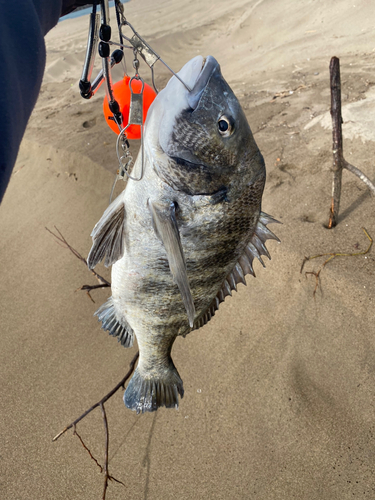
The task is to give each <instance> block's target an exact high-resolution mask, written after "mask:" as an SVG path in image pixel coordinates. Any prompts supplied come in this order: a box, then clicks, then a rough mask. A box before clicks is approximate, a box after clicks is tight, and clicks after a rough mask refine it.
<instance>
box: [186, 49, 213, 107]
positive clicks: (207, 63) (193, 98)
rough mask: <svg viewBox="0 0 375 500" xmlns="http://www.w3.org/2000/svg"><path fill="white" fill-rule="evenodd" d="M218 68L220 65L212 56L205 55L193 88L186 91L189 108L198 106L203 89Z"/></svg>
mask: <svg viewBox="0 0 375 500" xmlns="http://www.w3.org/2000/svg"><path fill="white" fill-rule="evenodd" d="M217 69H220V65H219V63H218V62H217V60H216V59H215V58H214V57H213V56H207V57H206V59H205V60H204V64H203V67H202V69H201V72H200V74H199V76H198V78H197V80H196V82H195V85H194V88H193V89H192V90H191V92H189V93H188V96H187V100H188V104H189V106H190V108H191V109H193V110H195V109H196V108H197V107H198V104H199V101H200V99H201V97H202V95H203V92H204V89H205V88H206V87H207V85H208V84H209V81H210V80H211V77H212V75H213V74H214V72H215V71H216V70H217Z"/></svg>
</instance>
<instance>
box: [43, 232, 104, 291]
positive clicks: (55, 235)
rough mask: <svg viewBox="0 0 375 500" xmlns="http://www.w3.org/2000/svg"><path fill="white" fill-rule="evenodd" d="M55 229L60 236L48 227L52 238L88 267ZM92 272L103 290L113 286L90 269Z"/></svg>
mask: <svg viewBox="0 0 375 500" xmlns="http://www.w3.org/2000/svg"><path fill="white" fill-rule="evenodd" d="M54 228H55V229H56V231H57V232H58V234H59V236H57V234H55V233H53V232H52V231H51V230H50V229H48V227H46V230H47V231H48V232H49V233H50V234H52V236H54V237H55V238H56V239H57V240H58V241H60V242H61V243H62V244H63V245H64V246H65V248H67V249H68V250H70V251H71V252H72V254H73V255H75V256H76V257H77V259H79V260H80V261H82V262H83V263H84V264H85V266H87V260H86V259H85V258H84V257H82V255H81V254H80V253H79V252H78V251H77V250H76V249H75V248H73V247H72V246H71V245H69V243H68V242H67V241H66V239H65V238H64V236H63V235H62V234H61V232H60V231H59V230H58V229H57V227H56V226H54ZM90 271H91V272H92V274H93V275H94V276H95V278H96V279H97V280H98V281H99V283H100V284H101V285H102V287H103V288H104V287H107V286H111V283H110V282H109V281H107V280H106V279H105V278H103V276H100V274H98V273H97V272H95V271H94V270H93V269H90ZM95 288H99V287H95Z"/></svg>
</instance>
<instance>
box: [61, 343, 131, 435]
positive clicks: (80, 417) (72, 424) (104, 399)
mask: <svg viewBox="0 0 375 500" xmlns="http://www.w3.org/2000/svg"><path fill="white" fill-rule="evenodd" d="M138 357H139V351H137V353H136V354H135V356H134V358H133V359H132V360H131V361H130V364H129V371H128V372H127V374H126V375H125V377H124V378H123V379H122V380H121V381H120V382H119V383H118V384H117V385H116V386H115V387H114V388H113V389H112V390H111V391H109V393H108V394H106V395H105V396H104V397H103V398H102V399H101V400H100V401H98V402H97V403H95V404H94V405H92V406H91V408H89V409H88V410H86V411H85V412H84V413H82V415H81V416H79V417H78V418H76V419H75V420H74V422H72V423H71V424H69V425H67V426H66V427H65V429H63V430H62V431H61V432H59V433H58V434H57V435H56V436H55V437H54V438H53V439H52V441H57V439H59V437H60V436H62V435H63V434H65V432H66V431H68V430H69V429H71V428H72V427H74V426H75V425H76V424H78V422H80V421H81V420H82V419H83V418H85V417H86V415H88V414H89V413H91V412H92V411H93V410H95V408H97V407H98V406H101V405H103V404H104V403H105V402H106V401H108V399H109V398H111V397H112V396H113V395H114V394H115V392H117V391H118V390H119V389H120V387H122V388H123V387H124V385H125V382H126V381H127V380H128V379H129V378H130V376H131V374H132V373H133V371H134V366H135V363H136V362H137V360H138Z"/></svg>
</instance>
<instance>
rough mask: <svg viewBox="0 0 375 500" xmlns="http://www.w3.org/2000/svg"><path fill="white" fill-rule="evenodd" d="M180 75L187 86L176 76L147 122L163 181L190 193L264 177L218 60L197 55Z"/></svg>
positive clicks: (249, 134)
mask: <svg viewBox="0 0 375 500" xmlns="http://www.w3.org/2000/svg"><path fill="white" fill-rule="evenodd" d="M178 76H179V77H180V79H181V80H182V81H183V82H184V84H183V83H181V81H180V80H179V79H178V78H176V76H173V77H172V78H171V80H170V81H169V82H168V84H167V86H166V87H165V89H163V90H162V91H161V92H160V93H159V94H158V96H157V98H156V99H155V101H154V103H153V105H152V107H151V108H150V110H149V116H148V118H147V121H146V134H145V138H146V142H147V143H148V144H151V145H152V148H153V153H154V155H153V156H154V158H156V161H155V162H154V168H155V169H156V171H157V173H158V175H159V177H161V178H162V179H163V180H164V181H165V182H167V183H168V184H170V185H171V186H172V187H173V188H174V189H176V190H179V191H183V192H185V193H187V194H191V195H196V194H207V195H211V194H214V193H216V192H218V191H221V190H223V189H228V188H229V187H230V185H231V184H233V183H235V182H236V181H237V183H238V182H240V181H244V180H245V179H244V176H245V177H246V176H248V177H249V178H252V179H254V178H255V177H256V178H258V177H262V178H263V179H264V178H265V168H264V162H263V158H262V156H261V154H260V152H259V150H258V147H257V145H256V143H255V141H254V138H253V135H252V133H251V130H250V127H249V124H248V122H247V119H246V116H245V114H244V112H243V110H242V108H241V105H240V103H239V101H238V99H237V98H236V96H235V95H234V92H233V91H232V89H231V88H230V87H229V85H228V83H227V82H226V81H225V79H224V78H223V76H222V74H221V70H220V65H219V63H218V62H217V60H216V59H215V58H214V57H212V56H208V57H206V58H203V57H202V56H197V57H195V58H194V59H192V60H191V61H189V62H188V63H187V64H185V66H184V67H183V68H182V69H181V71H180V72H179V73H178ZM254 158H256V161H254Z"/></svg>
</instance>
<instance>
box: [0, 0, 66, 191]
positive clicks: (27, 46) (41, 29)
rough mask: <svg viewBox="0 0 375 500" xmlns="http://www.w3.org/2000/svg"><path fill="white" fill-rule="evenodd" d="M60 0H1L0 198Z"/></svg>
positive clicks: (39, 78) (35, 91)
mask: <svg viewBox="0 0 375 500" xmlns="http://www.w3.org/2000/svg"><path fill="white" fill-rule="evenodd" d="M61 4H62V1H61V0H0V201H1V199H2V197H3V195H4V193H5V190H6V186H7V184H8V182H9V178H10V175H11V173H12V169H13V166H14V163H15V161H16V158H17V153H18V149H19V146H20V143H21V140H22V137H23V134H24V132H25V129H26V125H27V122H28V119H29V117H30V115H31V112H32V110H33V108H34V106H35V103H36V100H37V98H38V94H39V90H40V86H41V83H42V78H43V72H44V67H45V61H46V50H45V45H44V36H45V35H46V34H47V33H48V31H49V30H50V29H51V28H53V26H55V25H56V24H57V21H58V19H59V17H60V13H61Z"/></svg>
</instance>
